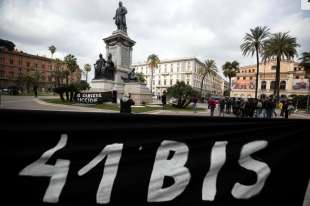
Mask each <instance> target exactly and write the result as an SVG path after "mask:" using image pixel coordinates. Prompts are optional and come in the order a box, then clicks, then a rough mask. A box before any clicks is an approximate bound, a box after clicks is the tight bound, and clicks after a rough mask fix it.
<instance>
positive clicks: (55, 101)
mask: <svg viewBox="0 0 310 206" xmlns="http://www.w3.org/2000/svg"><path fill="white" fill-rule="evenodd" d="M41 100H42V101H45V102H47V103H51V104H64V105H72V106H86V107H90V108H96V109H104V110H112V111H119V110H120V107H119V105H118V104H109V103H104V104H96V105H81V104H79V105H77V104H75V103H73V102H69V101H64V102H63V101H61V100H60V99H41ZM157 110H162V107H150V106H141V107H132V112H133V113H143V112H150V111H157ZM165 110H167V111H181V112H192V111H193V109H192V107H191V106H188V107H186V108H176V107H173V106H172V105H166V106H165ZM199 111H200V112H201V111H205V109H203V108H197V112H199Z"/></svg>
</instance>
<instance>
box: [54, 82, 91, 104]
mask: <svg viewBox="0 0 310 206" xmlns="http://www.w3.org/2000/svg"><path fill="white" fill-rule="evenodd" d="M87 89H90V86H89V84H88V83H87V82H86V81H80V82H79V83H73V84H69V85H68V86H60V87H56V88H54V92H55V93H57V94H59V96H60V99H61V100H62V101H65V98H64V94H65V93H66V99H67V101H70V102H73V101H74V99H76V94H77V93H79V92H80V91H83V90H87Z"/></svg>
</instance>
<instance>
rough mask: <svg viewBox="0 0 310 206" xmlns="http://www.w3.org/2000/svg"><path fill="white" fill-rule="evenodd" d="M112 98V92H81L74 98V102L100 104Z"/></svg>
mask: <svg viewBox="0 0 310 206" xmlns="http://www.w3.org/2000/svg"><path fill="white" fill-rule="evenodd" d="M112 100H113V99H112V92H81V93H77V94H76V98H75V102H77V103H82V104H102V103H104V102H112Z"/></svg>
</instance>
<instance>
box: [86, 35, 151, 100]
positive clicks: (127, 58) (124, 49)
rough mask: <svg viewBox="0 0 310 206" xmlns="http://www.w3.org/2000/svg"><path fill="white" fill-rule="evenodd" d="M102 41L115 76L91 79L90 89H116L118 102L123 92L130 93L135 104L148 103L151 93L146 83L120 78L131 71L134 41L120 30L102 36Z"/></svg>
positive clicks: (101, 90)
mask: <svg viewBox="0 0 310 206" xmlns="http://www.w3.org/2000/svg"><path fill="white" fill-rule="evenodd" d="M103 41H104V42H105V44H106V55H107V56H108V55H109V53H111V54H112V61H113V63H114V66H115V69H116V72H115V78H114V81H112V80H106V79H94V80H92V81H91V83H90V86H91V89H90V91H92V92H107V91H117V99H118V102H119V99H120V98H122V97H123V95H124V94H125V95H128V94H129V93H130V94H131V96H132V98H133V100H134V101H135V103H136V104H137V105H140V104H142V102H145V103H150V102H151V101H152V95H151V92H150V90H149V89H148V88H147V87H146V84H143V83H139V82H128V83H125V82H124V81H123V79H122V77H123V78H125V79H127V77H128V73H129V72H130V71H131V68H130V66H131V64H132V48H133V46H134V45H135V43H136V42H135V41H133V40H132V39H130V38H129V37H128V36H127V34H126V33H125V32H123V31H120V30H118V31H115V32H113V33H112V35H111V36H109V37H107V38H104V39H103Z"/></svg>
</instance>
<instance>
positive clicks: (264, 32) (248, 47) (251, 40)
mask: <svg viewBox="0 0 310 206" xmlns="http://www.w3.org/2000/svg"><path fill="white" fill-rule="evenodd" d="M269 35H270V33H269V28H268V27H266V26H264V27H260V26H257V27H255V28H254V29H251V30H250V33H246V34H245V37H244V38H243V44H241V46H240V48H241V51H242V54H243V56H247V55H251V56H253V55H254V54H256V84H255V85H256V86H255V98H256V99H257V90H258V74H259V56H260V54H261V53H262V51H263V49H264V42H265V41H266V39H267V37H268V36H269Z"/></svg>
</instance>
